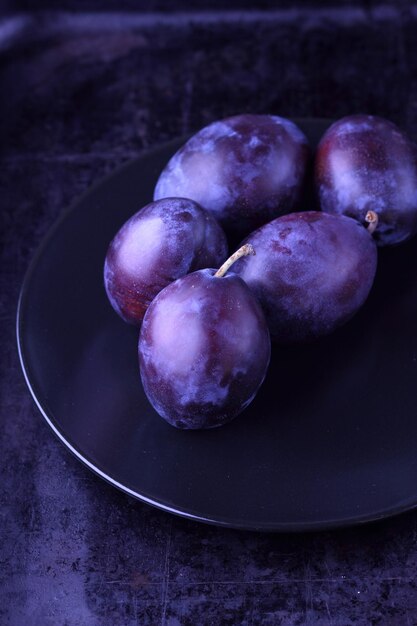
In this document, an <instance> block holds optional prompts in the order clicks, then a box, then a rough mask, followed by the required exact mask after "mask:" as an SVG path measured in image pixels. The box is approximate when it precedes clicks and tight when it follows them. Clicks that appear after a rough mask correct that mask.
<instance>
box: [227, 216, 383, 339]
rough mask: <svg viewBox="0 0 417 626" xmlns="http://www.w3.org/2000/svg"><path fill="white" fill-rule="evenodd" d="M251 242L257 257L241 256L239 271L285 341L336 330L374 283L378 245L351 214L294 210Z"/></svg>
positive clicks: (236, 269) (274, 330)
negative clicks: (299, 211)
mask: <svg viewBox="0 0 417 626" xmlns="http://www.w3.org/2000/svg"><path fill="white" fill-rule="evenodd" d="M246 242H247V243H250V244H252V245H253V247H254V248H255V250H256V256H250V257H245V258H242V259H240V260H238V261H237V263H236V264H235V266H234V269H233V271H234V272H236V273H237V274H238V275H239V276H240V277H241V278H243V280H244V281H245V282H246V283H247V285H248V286H249V287H250V288H251V289H252V291H253V293H254V294H255V295H256V296H257V298H258V299H259V301H260V303H261V305H262V307H263V309H264V312H265V315H266V318H267V321H268V325H269V330H270V333H271V338H272V339H273V340H274V341H277V342H280V343H295V342H304V341H311V340H313V339H316V338H318V337H320V336H322V335H327V334H328V333H331V332H332V331H334V330H335V329H336V328H337V327H338V326H341V325H342V324H344V323H345V322H346V321H347V320H349V319H350V318H351V317H352V316H353V315H354V314H355V313H356V311H357V310H358V309H359V308H360V307H361V306H362V304H363V303H364V302H365V300H366V298H367V296H368V293H369V291H370V289H371V286H372V284H373V280H374V276H375V271H376V265H377V249H376V244H375V242H374V240H373V238H372V235H371V234H370V232H367V229H365V228H364V227H363V226H362V225H361V224H359V222H357V221H356V220H353V219H351V218H350V217H344V216H338V215H329V214H328V213H322V212H321V211H306V212H301V213H291V214H290V215H284V216H283V217H280V218H277V219H275V220H273V221H272V222H270V223H269V224H266V225H264V226H262V227H261V228H259V229H258V230H257V231H255V232H254V233H252V234H251V235H250V236H249V237H248V238H247V239H246Z"/></svg>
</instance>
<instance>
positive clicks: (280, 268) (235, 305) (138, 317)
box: [104, 115, 417, 428]
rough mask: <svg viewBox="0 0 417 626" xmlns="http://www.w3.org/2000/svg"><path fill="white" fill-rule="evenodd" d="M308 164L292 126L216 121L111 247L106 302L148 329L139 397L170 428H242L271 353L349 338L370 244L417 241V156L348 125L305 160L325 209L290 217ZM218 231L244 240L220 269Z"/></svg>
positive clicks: (361, 123) (366, 278) (390, 136)
mask: <svg viewBox="0 0 417 626" xmlns="http://www.w3.org/2000/svg"><path fill="white" fill-rule="evenodd" d="M309 161H310V149H309V146H308V142H307V139H306V137H305V136H304V134H303V133H302V132H301V130H300V129H299V128H298V127H297V126H296V125H295V124H294V123H293V122H291V121H289V120H287V119H284V118H281V117H277V116H273V115H238V116H235V117H231V118H228V119H225V120H222V121H218V122H214V123H213V124H210V125H209V126H207V127H205V128H203V129H202V130H200V131H199V132H198V133H197V134H195V135H194V136H193V137H191V139H190V140H189V141H187V143H186V144H185V145H184V146H183V147H182V148H180V150H178V152H177V153H176V154H175V155H174V156H173V157H172V158H171V160H170V161H169V162H168V164H167V165H166V167H165V169H164V170H163V171H162V173H161V175H160V177H159V179H158V181H157V184H156V187H155V192H154V201H153V202H151V203H150V204H148V205H147V206H146V207H144V208H142V209H141V210H140V211H138V212H137V213H136V214H135V215H133V216H132V217H131V218H130V219H129V220H128V221H127V222H126V223H125V224H124V226H122V228H121V229H120V231H119V232H118V233H117V234H116V236H115V238H114V239H113V241H112V242H111V244H110V246H109V249H108V253H107V256H106V260H105V267H104V280H105V287H106V291H107V295H108V297H109V300H110V302H111V304H112V306H113V308H114V309H115V310H116V311H117V313H119V315H120V316H121V317H122V318H123V319H124V320H125V321H127V322H130V323H133V324H136V325H138V326H140V327H141V328H140V337H139V362H140V372H141V378H142V383H143V387H144V390H145V392H146V394H147V397H148V398H149V401H150V402H151V404H152V405H153V407H154V408H155V410H156V411H157V412H158V413H159V414H160V415H161V416H162V417H163V418H165V419H166V420H167V421H168V422H169V423H170V424H173V425H174V426H177V427H178V428H211V427H214V426H220V425H221V424H224V423H226V422H228V421H229V420H231V419H232V418H234V417H235V416H236V415H238V414H239V413H240V412H241V411H242V410H243V409H244V408H245V407H246V406H247V405H248V404H249V403H250V402H251V401H252V400H253V398H254V397H255V395H256V393H257V391H258V389H259V387H260V385H261V384H262V382H263V380H264V377H265V374H266V371H267V368H268V364H269V360H270V352H271V344H270V340H271V339H272V340H273V341H275V342H277V343H286V344H289V343H295V342H305V341H311V340H314V339H316V338H318V337H320V336H323V335H326V334H328V333H330V332H332V331H333V330H335V329H336V328H337V327H339V326H341V325H342V324H344V323H345V322H346V321H347V320H349V319H350V318H351V317H352V316H353V315H354V314H355V313H356V311H357V310H358V309H359V308H360V307H361V306H362V304H363V303H364V302H365V300H366V298H367V296H368V294H369V291H370V289H371V287H372V283H373V280H374V276H375V272H376V266H377V245H379V246H384V245H392V244H398V243H400V242H402V241H405V240H407V239H409V238H410V237H411V236H412V235H414V234H415V232H416V231H417V147H416V145H415V144H413V143H412V142H411V141H410V140H409V139H408V138H407V137H406V135H405V134H404V133H403V132H401V131H400V130H399V129H398V128H397V127H396V126H395V125H394V124H392V123H391V122H389V121H387V120H384V119H382V118H379V117H375V116H370V115H352V116H348V117H345V118H343V119H341V120H339V121H337V122H336V123H334V124H333V125H332V126H330V128H329V129H328V130H327V132H326V133H325V134H324V136H323V137H322V139H321V141H320V143H319V146H318V148H317V151H316V154H315V156H314V168H315V173H314V177H315V178H314V180H315V188H316V194H317V198H318V201H319V204H320V208H321V210H320V211H299V212H293V211H295V210H297V208H299V204H300V198H301V195H302V193H303V190H304V186H305V180H306V171H307V168H308V163H309ZM225 233H226V234H227V235H228V236H229V237H232V238H236V237H239V238H245V239H244V241H243V242H242V246H241V247H240V248H239V249H238V251H237V252H236V253H234V254H233V255H232V256H231V257H230V258H229V259H228V260H226V258H227V254H228V253H227V240H226V235H225ZM220 266H221V267H220ZM213 268H215V269H213ZM218 268H219V269H218Z"/></svg>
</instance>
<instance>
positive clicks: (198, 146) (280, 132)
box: [154, 114, 310, 237]
mask: <svg viewBox="0 0 417 626" xmlns="http://www.w3.org/2000/svg"><path fill="white" fill-rule="evenodd" d="M309 155H310V150H309V147H308V142H307V139H306V137H305V135H304V134H303V133H302V131H301V130H300V129H299V128H298V127H297V126H296V125H295V124H294V123H293V122H291V121H290V120H287V119H285V118H282V117H278V116H274V115H251V114H243V115H236V116H234V117H229V118H226V119H224V120H221V121H217V122H213V123H212V124H210V125H208V126H206V127H204V128H202V129H201V130H200V131H199V132H197V133H196V134H195V135H193V136H192V137H191V138H190V139H189V140H188V141H187V142H186V144H185V145H184V146H182V148H180V149H179V150H178V151H177V152H176V154H175V155H174V156H173V157H172V158H171V159H170V161H169V162H168V164H167V165H166V167H165V169H164V170H163V171H162V173H161V175H160V177H159V179H158V181H157V184H156V187H155V192H154V199H155V200H156V199H158V198H163V197H165V196H182V197H186V198H192V199H193V200H195V201H196V202H198V203H200V204H201V206H203V207H204V208H205V209H207V210H208V211H210V212H211V213H212V215H213V216H214V217H215V218H216V219H217V220H218V221H219V222H220V223H221V224H222V226H223V228H224V229H225V230H226V232H227V233H229V234H235V235H236V236H240V237H243V236H244V235H246V234H248V233H249V232H250V231H251V230H253V229H254V228H257V227H258V226H260V225H261V224H265V223H266V222H268V221H270V220H271V219H273V218H274V217H277V216H278V215H282V214H283V213H288V212H289V211H291V210H293V209H294V207H295V206H296V204H297V202H298V201H299V199H300V196H301V193H302V189H303V185H304V180H305V173H306V167H307V163H308V160H309Z"/></svg>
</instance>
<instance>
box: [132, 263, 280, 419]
mask: <svg viewBox="0 0 417 626" xmlns="http://www.w3.org/2000/svg"><path fill="white" fill-rule="evenodd" d="M215 272H216V270H214V269H204V270H199V271H197V272H193V273H192V274H188V275H187V276H184V277H183V278H179V279H178V280H176V281H175V282H173V283H171V284H170V285H168V287H166V288H165V289H163V291H161V292H160V293H159V294H158V295H157V296H156V298H155V299H154V300H153V302H152V304H151V305H150V306H149V308H148V310H147V312H146V314H145V317H144V320H143V324H142V328H141V331H140V338H139V362H140V372H141V378H142V383H143V388H144V390H145V393H146V395H147V397H148V399H149V401H150V402H151V404H152V405H153V407H154V408H155V410H156V411H157V412H158V413H159V415H161V417H163V418H164V419H165V420H166V421H167V422H169V423H170V424H172V425H173V426H176V427H177V428H183V429H197V428H213V427H215V426H221V425H222V424H225V423H226V422H228V421H230V420H231V419H233V418H234V417H235V416H236V415H238V414H239V413H240V412H241V411H243V409H245V407H247V406H248V404H249V403H250V402H251V401H252V399H253V398H254V396H255V395H256V392H257V391H258V389H259V387H260V385H261V384H262V381H263V380H264V377H265V374H266V371H267V368H268V364H269V359H270V350H271V345H270V339H269V332H268V327H267V325H266V321H265V317H264V314H263V312H262V309H261V307H260V305H259V303H258V302H257V300H256V298H255V297H254V296H253V294H252V293H251V292H250V290H249V288H248V287H247V285H246V284H245V283H244V282H243V280H242V279H241V278H239V277H238V276H236V275H235V274H233V273H230V274H228V275H225V276H223V275H221V274H219V273H217V275H216V274H215Z"/></svg>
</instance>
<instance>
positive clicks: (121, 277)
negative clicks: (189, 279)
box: [104, 198, 227, 325]
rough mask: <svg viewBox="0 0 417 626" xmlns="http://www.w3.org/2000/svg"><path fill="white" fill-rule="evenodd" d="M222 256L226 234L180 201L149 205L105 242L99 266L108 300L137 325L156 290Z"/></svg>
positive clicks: (205, 214)
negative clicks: (101, 264) (107, 242)
mask: <svg viewBox="0 0 417 626" xmlns="http://www.w3.org/2000/svg"><path fill="white" fill-rule="evenodd" d="M226 256H227V243H226V237H225V234H224V233H223V231H222V229H221V227H220V226H219V224H218V223H217V222H216V220H215V219H213V217H212V216H211V215H210V214H209V213H208V212H207V211H205V210H204V209H202V208H201V207H200V206H199V205H198V204H197V203H195V202H193V201H192V200H188V199H184V198H165V199H164V200H159V201H157V202H151V203H150V204H148V205H147V206H145V207H144V208H143V209H141V210H140V211H138V212H137V213H135V214H134V215H133V216H132V217H131V218H130V219H129V220H128V221H127V222H125V224H124V225H123V226H122V227H121V229H120V230H119V231H118V233H117V234H116V236H115V237H114V239H113V241H112V242H111V243H110V246H109V248H108V251H107V255H106V259H105V263H104V285H105V288H106V292H107V296H108V298H109V300H110V303H111V305H112V307H113V308H114V310H115V311H116V312H117V313H118V314H119V315H120V317H121V318H122V319H123V320H124V321H126V322H130V323H132V324H137V325H139V324H140V323H141V322H142V319H143V316H144V315H145V311H146V309H147V308H148V306H149V304H150V303H151V302H152V300H153V299H154V297H155V296H156V294H157V293H159V291H161V289H163V288H164V287H166V286H167V285H168V284H169V283H170V282H172V281H173V280H176V279H177V278H179V277H180V276H183V275H184V274H187V273H189V272H192V271H194V270H196V269H199V268H202V267H208V266H211V265H218V264H220V263H222V261H224V259H225V258H226Z"/></svg>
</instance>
